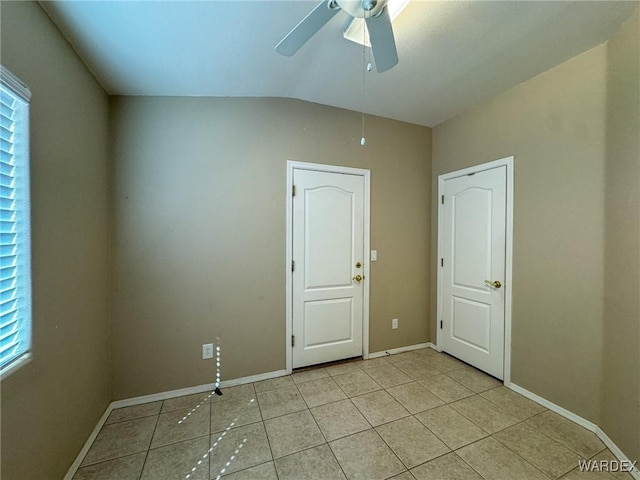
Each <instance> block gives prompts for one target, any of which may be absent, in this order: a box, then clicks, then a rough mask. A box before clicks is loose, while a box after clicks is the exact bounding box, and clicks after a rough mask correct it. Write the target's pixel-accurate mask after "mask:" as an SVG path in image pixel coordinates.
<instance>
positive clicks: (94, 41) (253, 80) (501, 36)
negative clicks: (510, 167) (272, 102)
mask: <svg viewBox="0 0 640 480" xmlns="http://www.w3.org/2000/svg"><path fill="white" fill-rule="evenodd" d="M317 3H318V2H309V1H306V0H289V1H272V0H258V1H243V0H234V1H222V0H215V1H190V0H180V1H118V0H109V1H60V0H55V1H43V2H41V5H42V6H43V8H44V9H45V10H46V11H47V12H48V14H49V15H50V17H51V18H52V19H53V21H54V22H55V23H56V24H57V25H58V27H59V28H60V30H61V31H62V32H63V34H64V35H65V36H66V37H67V39H68V40H69V42H70V43H71V44H72V46H73V47H74V49H75V50H76V51H77V52H78V53H79V55H80V56H81V57H82V59H83V60H84V62H85V63H86V64H87V65H88V66H89V68H90V69H91V70H92V71H93V73H94V74H95V76H96V77H97V78H98V80H99V81H100V82H101V83H102V85H103V86H104V88H105V90H106V91H107V92H108V93H110V94H114V95H169V96H221V97H236V96H241V97H290V98H298V99H302V100H308V101H311V102H316V103H320V104H325V105H331V106H335V107H341V108H346V109H350V110H357V111H360V110H361V109H362V107H363V87H364V108H365V111H366V112H367V113H371V114H374V115H380V116H383V117H388V118H393V119H397V120H402V121H406V122H411V123H415V124H419V125H425V126H435V125H437V124H439V123H440V122H442V121H444V120H447V119H449V118H452V117H454V116H455V115H456V114H458V113H461V112H462V111H464V110H466V109H469V108H471V107H473V106H474V105H477V104H480V103H482V102H483V101H486V100H488V99H489V98H491V97H493V96H494V95H496V94H498V93H500V92H502V91H504V90H507V89H508V88H510V87H513V86H515V85H517V84H518V83H521V82H523V81H525V80H527V79H529V78H531V77H533V76H535V75H537V74H539V73H541V72H544V71H546V70H548V69H549V68H551V67H553V66H555V65H557V64H559V63H562V62H563V61H565V60H567V59H569V58H571V57H573V56H575V55H577V54H579V53H582V52H584V51H586V50H588V49H590V48H591V47H594V46H596V45H598V44H600V43H602V42H604V41H606V40H607V39H608V38H609V36H610V35H611V34H612V33H613V32H614V31H615V30H616V29H617V28H618V26H619V25H620V24H621V23H622V21H624V20H625V19H626V18H627V17H628V16H629V15H630V14H631V12H632V11H633V10H634V9H635V8H637V7H638V5H639V3H638V2H635V1H631V2H614V1H602V2H597V1H584V2H583V1H569V2H560V1H551V2H542V1H532V2H528V1H467V2H459V1H420V0H413V1H412V2H411V3H410V4H409V6H408V7H407V8H406V9H405V10H404V12H402V13H401V14H400V16H399V17H398V18H397V19H396V20H395V22H394V24H393V28H394V33H395V38H396V44H397V49H398V56H399V63H398V65H397V66H396V67H394V68H393V69H391V70H390V71H388V72H384V73H377V72H375V69H374V70H373V71H371V72H369V73H366V74H364V66H363V57H364V58H365V61H368V50H366V51H363V47H362V46H361V45H358V44H356V43H353V42H350V41H348V40H345V39H344V38H343V36H342V31H343V30H344V28H345V27H346V25H347V24H348V23H349V21H350V17H349V16H348V15H347V14H346V13H344V12H340V13H338V14H337V15H336V16H335V17H334V18H333V19H332V20H331V21H330V22H329V23H328V24H327V25H325V26H324V27H323V28H322V29H321V30H320V31H319V32H318V33H317V34H316V35H315V36H314V37H313V38H311V40H309V41H308V42H307V44H306V45H304V46H303V47H302V48H301V49H300V50H299V51H298V52H297V54H296V55H294V56H293V57H283V56H280V55H278V54H277V53H276V52H275V50H274V46H275V45H276V44H277V43H278V41H279V40H280V39H281V38H282V37H284V35H286V34H287V33H288V32H289V30H291V28H293V26H294V25H296V24H297V23H298V22H299V21H300V20H301V19H302V18H303V17H304V16H305V15H306V14H307V13H308V12H309V11H310V10H311V9H312V8H314V6H315V5H316V4H317Z"/></svg>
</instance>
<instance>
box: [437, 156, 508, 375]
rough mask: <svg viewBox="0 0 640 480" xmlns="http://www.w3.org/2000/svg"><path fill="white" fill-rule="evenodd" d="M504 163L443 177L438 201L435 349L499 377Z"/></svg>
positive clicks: (502, 333) (502, 317) (501, 366)
mask: <svg viewBox="0 0 640 480" xmlns="http://www.w3.org/2000/svg"><path fill="white" fill-rule="evenodd" d="M506 182H507V167H506V166H501V167H497V168H493V169H490V170H484V171H480V172H477V173H472V174H468V175H464V176H460V177H455V178H450V179H448V180H445V181H444V182H443V183H444V185H443V186H442V190H441V192H440V193H441V195H444V198H442V197H441V205H440V215H441V223H440V233H439V242H440V254H441V259H440V268H441V275H440V280H441V286H440V292H441V298H440V300H441V315H442V316H441V323H440V325H439V327H440V329H441V331H440V335H439V339H440V340H441V348H442V349H443V350H444V351H445V352H447V353H450V354H451V355H453V356H455V357H458V358H460V359H461V360H464V361H465V362H467V363H470V364H471V365H474V366H475V367H477V368H479V369H480V370H483V371H485V372H487V373H489V374H491V375H493V376H495V377H497V378H500V379H503V378H504V377H503V376H504V344H505V341H504V340H505V328H504V322H505V295H504V292H505V289H504V283H505V255H506V250H505V246H506V185H507V184H506Z"/></svg>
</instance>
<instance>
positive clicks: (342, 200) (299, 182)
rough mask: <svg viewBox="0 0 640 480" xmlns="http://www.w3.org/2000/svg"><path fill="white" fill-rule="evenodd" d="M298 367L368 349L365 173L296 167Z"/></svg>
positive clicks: (295, 327)
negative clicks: (365, 341) (365, 322)
mask: <svg viewBox="0 0 640 480" xmlns="http://www.w3.org/2000/svg"><path fill="white" fill-rule="evenodd" d="M293 184H294V190H295V194H294V197H293V219H292V223H293V249H292V254H293V255H292V258H293V262H294V263H293V272H292V287H293V295H292V302H293V305H292V309H293V316H292V321H293V325H292V333H293V358H292V360H293V368H298V367H303V366H307V365H314V364H318V363H323V362H329V361H333V360H339V359H343V358H350V357H355V356H359V355H362V322H363V298H364V295H363V283H364V282H365V281H367V280H366V279H365V278H361V279H358V278H359V277H358V276H361V277H364V263H365V262H364V210H363V208H364V177H362V176H359V175H349V174H340V173H329V172H318V171H312V170H302V169H294V171H293Z"/></svg>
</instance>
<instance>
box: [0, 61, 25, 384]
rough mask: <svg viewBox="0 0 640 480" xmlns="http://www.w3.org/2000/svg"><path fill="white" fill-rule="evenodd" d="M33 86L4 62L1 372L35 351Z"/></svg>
mask: <svg viewBox="0 0 640 480" xmlns="http://www.w3.org/2000/svg"><path fill="white" fill-rule="evenodd" d="M30 97H31V93H30V92H29V89H28V88H27V87H26V86H25V85H24V84H23V83H22V82H20V80H18V79H17V78H16V77H15V76H14V75H13V74H12V73H11V72H9V71H8V70H7V69H5V68H4V67H2V66H0V373H1V374H2V376H3V377H4V376H5V375H6V374H9V373H10V372H12V371H14V370H15V368H17V367H18V366H19V365H20V364H22V363H24V362H25V361H26V360H28V359H29V358H30V353H31V225H30V208H29V99H30Z"/></svg>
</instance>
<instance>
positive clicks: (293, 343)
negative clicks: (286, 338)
mask: <svg viewBox="0 0 640 480" xmlns="http://www.w3.org/2000/svg"><path fill="white" fill-rule="evenodd" d="M291 346H292V347H295V346H296V337H295V335H291Z"/></svg>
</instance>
